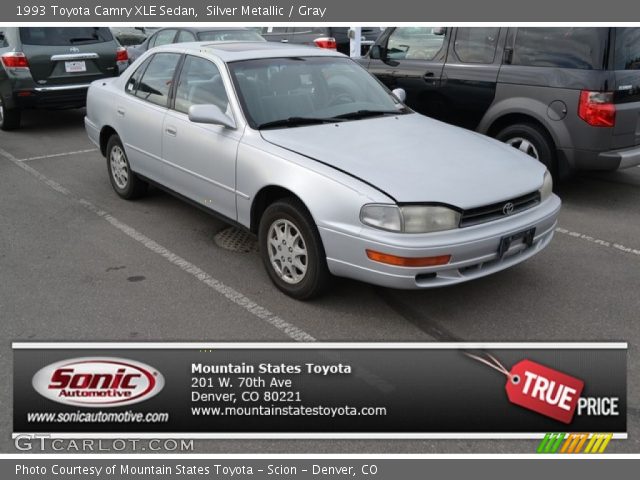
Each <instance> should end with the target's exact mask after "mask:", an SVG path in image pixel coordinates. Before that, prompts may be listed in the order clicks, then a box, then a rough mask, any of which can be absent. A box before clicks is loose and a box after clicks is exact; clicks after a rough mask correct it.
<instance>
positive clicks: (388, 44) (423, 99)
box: [368, 27, 451, 118]
mask: <svg viewBox="0 0 640 480" xmlns="http://www.w3.org/2000/svg"><path fill="white" fill-rule="evenodd" d="M450 31H451V29H443V28H431V27H398V28H394V29H391V30H390V31H389V32H385V36H384V37H383V38H382V39H381V42H380V43H379V45H380V46H381V48H380V49H379V50H378V51H379V52H380V58H374V57H373V56H372V57H371V60H370V62H369V66H368V68H369V71H370V72H371V73H373V74H374V75H375V76H376V77H378V78H379V79H380V80H381V81H382V82H383V83H384V84H385V85H386V86H387V87H388V88H389V89H391V90H393V89H394V88H403V89H404V90H405V92H406V93H407V100H406V104H407V105H409V106H410V107H411V108H413V109H414V110H416V111H418V112H420V113H422V114H424V115H429V116H434V117H436V118H438V117H440V116H441V115H442V108H441V103H442V102H441V99H440V97H439V90H440V79H441V76H442V70H443V68H444V62H445V59H446V54H447V46H448V42H449V33H450Z"/></svg>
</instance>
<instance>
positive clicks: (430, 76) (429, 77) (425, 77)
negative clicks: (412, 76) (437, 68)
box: [423, 72, 435, 80]
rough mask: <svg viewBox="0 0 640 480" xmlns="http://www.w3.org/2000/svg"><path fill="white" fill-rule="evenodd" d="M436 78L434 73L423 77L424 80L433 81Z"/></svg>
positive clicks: (428, 73)
mask: <svg viewBox="0 0 640 480" xmlns="http://www.w3.org/2000/svg"><path fill="white" fill-rule="evenodd" d="M434 76H435V74H434V73H433V72H427V73H425V74H424V75H423V78H424V79H425V80H433V77H434Z"/></svg>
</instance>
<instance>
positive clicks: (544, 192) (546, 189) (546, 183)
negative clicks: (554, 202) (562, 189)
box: [538, 170, 553, 202]
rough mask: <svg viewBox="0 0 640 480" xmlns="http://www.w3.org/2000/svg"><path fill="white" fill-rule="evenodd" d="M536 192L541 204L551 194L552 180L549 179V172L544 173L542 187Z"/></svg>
mask: <svg viewBox="0 0 640 480" xmlns="http://www.w3.org/2000/svg"><path fill="white" fill-rule="evenodd" d="M538 192H540V201H541V202H544V201H545V200H546V199H547V198H549V197H550V196H551V194H552V193H553V179H552V178H551V174H550V173H549V170H547V171H546V172H544V180H543V181H542V187H541V188H540V190H538Z"/></svg>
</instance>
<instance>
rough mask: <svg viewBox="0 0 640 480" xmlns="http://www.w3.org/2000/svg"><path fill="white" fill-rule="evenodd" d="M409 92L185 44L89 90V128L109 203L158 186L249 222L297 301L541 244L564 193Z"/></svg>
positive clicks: (280, 53)
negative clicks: (343, 281) (418, 104)
mask: <svg viewBox="0 0 640 480" xmlns="http://www.w3.org/2000/svg"><path fill="white" fill-rule="evenodd" d="M402 97H403V92H402V91H394V92H393V93H392V92H389V91H388V90H386V88H385V87H383V86H382V85H381V84H380V83H379V82H378V81H377V80H376V79H375V78H374V77H372V76H371V75H370V74H369V73H367V71H366V70H364V69H363V68H362V67H360V66H359V65H358V64H357V63H355V62H354V61H352V60H351V59H349V58H347V57H345V56H343V55H342V54H340V53H336V52H332V51H329V50H323V49H317V48H310V47H293V46H287V45H276V44H272V43H258V42H255V43H251V42H238V43H234V42H230V43H215V44H211V43H188V44H179V45H168V46H163V47H160V48H156V49H152V50H150V51H149V52H147V53H146V54H144V55H143V56H141V57H140V58H139V59H138V60H137V61H136V62H135V63H134V64H133V65H132V66H131V67H130V68H129V70H127V72H125V74H123V75H122V76H120V77H118V78H114V79H106V80H100V81H96V82H93V83H92V85H91V87H90V88H89V93H88V98H87V116H86V118H85V123H86V129H87V132H88V135H89V137H90V138H91V140H92V141H93V142H94V143H95V144H96V145H98V146H99V147H100V150H101V151H102V153H103V154H104V155H105V156H106V158H107V167H108V168H107V171H108V174H109V177H110V180H111V184H112V185H113V188H114V189H115V191H116V192H117V193H118V195H120V196H121V197H123V198H127V199H132V198H135V197H138V196H140V195H142V194H143V193H144V192H145V190H146V187H147V185H148V184H149V183H153V184H154V185H158V186H161V187H162V188H165V189H167V190H169V191H171V192H173V193H175V194H177V195H179V196H180V197H182V198H185V199H187V200H190V201H191V202H193V203H195V204H197V205H199V206H201V207H204V208H205V209H207V210H210V211H214V212H215V213H216V214H218V215H221V216H223V217H224V218H226V219H228V220H229V221H231V222H234V223H236V224H238V225H240V226H242V227H244V228H247V229H250V230H251V231H252V232H254V233H255V234H257V236H258V240H259V247H260V252H261V256H262V259H263V262H264V264H265V267H266V269H267V272H268V273H269V276H270V277H271V279H272V280H273V282H274V283H275V285H276V286H277V287H278V288H279V289H280V290H282V291H283V292H284V293H286V294H288V295H290V296H292V297H295V298H299V299H307V298H310V297H312V296H315V295H317V294H318V293H320V292H321V291H322V290H323V288H324V287H325V286H326V285H327V283H328V281H329V279H330V276H331V274H333V275H338V276H343V277H349V278H354V279H357V280H362V281H365V282H369V283H373V284H377V285H383V286H387V287H394V288H414V289H415V288H428V287H437V286H443V285H451V284H455V283H459V282H463V281H466V280H471V279H475V278H478V277H481V276H484V275H488V274H490V273H493V272H497V271H499V270H502V269H505V268H507V267H510V266H512V265H515V264H517V263H520V262H522V261H524V260H525V259H527V258H529V257H531V256H532V255H535V254H536V253H537V252H539V251H540V250H542V249H543V248H544V247H545V246H546V245H548V244H549V242H550V241H551V237H552V236H553V232H554V227H555V225H556V221H557V216H558V212H559V210H560V200H559V198H558V197H557V196H556V195H554V194H553V193H552V184H551V182H552V181H551V177H550V175H549V173H548V172H547V171H546V169H545V167H544V165H542V164H541V163H540V162H538V161H536V160H534V159H532V158H531V157H529V156H527V155H525V154H524V153H522V152H519V151H518V150H516V149H514V148H511V147H509V146H507V145H504V144H502V143H500V142H498V141H495V140H492V139H490V138H487V137H484V136H481V135H479V134H477V133H473V132H469V131H466V130H462V129H460V128H457V127H453V126H450V125H446V124H444V123H441V122H439V121H436V120H433V119H430V118H427V117H425V116H422V115H420V114H417V113H414V112H413V111H411V110H410V109H409V108H407V107H406V106H404V105H403V104H402V101H401V100H402Z"/></svg>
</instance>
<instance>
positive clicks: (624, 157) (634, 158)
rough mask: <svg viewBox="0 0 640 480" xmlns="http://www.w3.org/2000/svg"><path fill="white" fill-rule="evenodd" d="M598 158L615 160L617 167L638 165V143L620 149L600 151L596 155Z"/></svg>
mask: <svg viewBox="0 0 640 480" xmlns="http://www.w3.org/2000/svg"><path fill="white" fill-rule="evenodd" d="M598 159H599V160H607V161H617V162H618V168H628V167H635V166H637V165H640V145H636V146H634V147H631V148H624V149H621V150H613V151H610V152H602V153H601V154H600V155H598Z"/></svg>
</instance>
